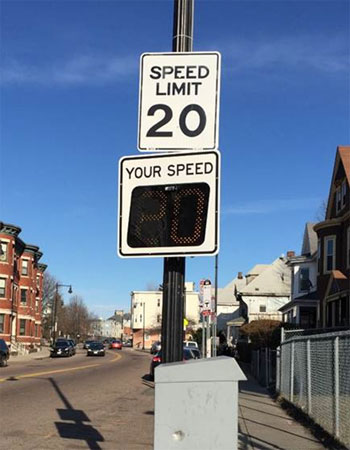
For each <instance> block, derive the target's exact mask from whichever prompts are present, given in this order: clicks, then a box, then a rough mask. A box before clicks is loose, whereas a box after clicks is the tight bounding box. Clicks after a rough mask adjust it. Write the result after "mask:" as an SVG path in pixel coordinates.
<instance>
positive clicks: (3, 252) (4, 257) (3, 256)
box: [0, 242, 7, 261]
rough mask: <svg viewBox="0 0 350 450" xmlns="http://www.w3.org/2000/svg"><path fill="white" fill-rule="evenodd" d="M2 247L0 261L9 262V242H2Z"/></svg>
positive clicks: (0, 244) (0, 245)
mask: <svg viewBox="0 0 350 450" xmlns="http://www.w3.org/2000/svg"><path fill="white" fill-rule="evenodd" d="M0 247H1V251H0V261H7V242H1V243H0Z"/></svg>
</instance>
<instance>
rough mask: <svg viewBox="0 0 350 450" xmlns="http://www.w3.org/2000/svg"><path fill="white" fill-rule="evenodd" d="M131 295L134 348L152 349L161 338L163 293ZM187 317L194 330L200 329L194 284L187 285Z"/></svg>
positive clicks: (151, 292) (145, 292)
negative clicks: (153, 344) (154, 343)
mask: <svg viewBox="0 0 350 450" xmlns="http://www.w3.org/2000/svg"><path fill="white" fill-rule="evenodd" d="M130 295H131V329H132V333H133V346H134V347H136V348H150V347H151V345H152V343H153V342H154V341H157V340H160V338H161V327H162V304H163V292H162V291H132V292H131V294H130ZM185 317H186V319H187V320H188V321H189V322H190V324H191V325H192V327H193V328H196V327H198V324H199V293H198V292H196V291H195V283H193V282H186V283H185Z"/></svg>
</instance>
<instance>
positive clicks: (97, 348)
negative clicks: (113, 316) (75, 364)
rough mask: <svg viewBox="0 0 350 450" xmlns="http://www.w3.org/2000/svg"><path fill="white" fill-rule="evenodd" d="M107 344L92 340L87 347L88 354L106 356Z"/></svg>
mask: <svg viewBox="0 0 350 450" xmlns="http://www.w3.org/2000/svg"><path fill="white" fill-rule="evenodd" d="M105 354H106V352H105V346H104V345H103V343H102V342H92V343H91V344H90V346H89V348H88V349H87V353H86V356H105Z"/></svg>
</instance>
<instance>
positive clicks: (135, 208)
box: [127, 183, 210, 248]
mask: <svg viewBox="0 0 350 450" xmlns="http://www.w3.org/2000/svg"><path fill="white" fill-rule="evenodd" d="M209 193H210V188H209V185H208V184H207V183H185V184H169V185H156V186H138V187H136V188H134V189H133V191H132V195H131V206H130V216H129V225H128V233H127V242H128V245H129V246H130V247H132V248H140V247H146V248H148V247H176V246H182V247H186V246H187V247H188V246H199V245H201V244H202V243H203V241H204V239H205V230H206V225H207V214H208V202H209Z"/></svg>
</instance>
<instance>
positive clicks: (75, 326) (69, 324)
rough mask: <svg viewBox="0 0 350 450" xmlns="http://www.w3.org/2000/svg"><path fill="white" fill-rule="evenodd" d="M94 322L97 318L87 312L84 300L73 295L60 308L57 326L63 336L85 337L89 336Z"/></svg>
mask: <svg viewBox="0 0 350 450" xmlns="http://www.w3.org/2000/svg"><path fill="white" fill-rule="evenodd" d="M95 320H97V317H96V316H95V314H93V313H91V312H90V311H89V310H88V308H87V306H86V305H85V303H84V300H83V299H82V298H81V297H79V296H78V295H74V296H73V297H71V299H70V300H69V303H68V304H67V305H65V306H63V308H62V311H61V313H60V323H59V326H60V329H61V331H62V333H63V334H64V335H69V336H72V337H74V338H77V336H81V337H86V336H88V335H89V334H90V331H91V324H92V322H93V321H95Z"/></svg>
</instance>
